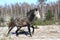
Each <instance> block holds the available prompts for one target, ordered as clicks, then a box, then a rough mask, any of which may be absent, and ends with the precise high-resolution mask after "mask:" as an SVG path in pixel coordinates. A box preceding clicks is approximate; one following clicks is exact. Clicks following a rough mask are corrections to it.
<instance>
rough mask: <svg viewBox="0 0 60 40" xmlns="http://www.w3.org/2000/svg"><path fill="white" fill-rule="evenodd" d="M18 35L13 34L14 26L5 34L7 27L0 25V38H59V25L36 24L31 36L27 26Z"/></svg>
mask: <svg viewBox="0 0 60 40" xmlns="http://www.w3.org/2000/svg"><path fill="white" fill-rule="evenodd" d="M21 30H24V31H23V32H20V34H19V36H16V35H15V31H16V27H15V28H14V29H13V30H12V31H11V32H10V34H9V36H7V32H8V27H0V40H60V25H45V26H38V29H35V32H34V34H33V35H32V37H30V36H29V34H28V30H27V28H26V27H25V28H22V29H21Z"/></svg>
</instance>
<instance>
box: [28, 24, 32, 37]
mask: <svg viewBox="0 0 60 40" xmlns="http://www.w3.org/2000/svg"><path fill="white" fill-rule="evenodd" d="M28 31H29V34H30V36H31V37H32V34H31V30H30V25H28Z"/></svg>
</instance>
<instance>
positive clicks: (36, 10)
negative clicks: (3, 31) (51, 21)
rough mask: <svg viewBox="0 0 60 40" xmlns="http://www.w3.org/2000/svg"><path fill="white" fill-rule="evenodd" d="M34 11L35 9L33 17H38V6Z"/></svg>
mask: <svg viewBox="0 0 60 40" xmlns="http://www.w3.org/2000/svg"><path fill="white" fill-rule="evenodd" d="M34 11H35V12H34V14H35V17H37V18H38V19H40V13H39V10H38V8H35V9H34Z"/></svg>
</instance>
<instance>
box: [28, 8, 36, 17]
mask: <svg viewBox="0 0 60 40" xmlns="http://www.w3.org/2000/svg"><path fill="white" fill-rule="evenodd" d="M35 10H36V11H37V8H35V9H32V10H30V11H28V12H27V16H29V15H30V14H31V13H33V12H34V11H35Z"/></svg>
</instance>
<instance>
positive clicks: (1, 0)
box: [0, 0, 56, 5]
mask: <svg viewBox="0 0 60 40" xmlns="http://www.w3.org/2000/svg"><path fill="white" fill-rule="evenodd" d="M23 2H26V3H29V4H31V3H34V4H36V3H37V0H0V5H5V4H8V5H9V4H15V3H23ZM50 2H56V0H47V3H50Z"/></svg>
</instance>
